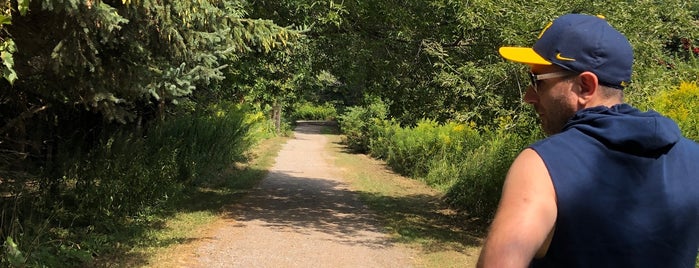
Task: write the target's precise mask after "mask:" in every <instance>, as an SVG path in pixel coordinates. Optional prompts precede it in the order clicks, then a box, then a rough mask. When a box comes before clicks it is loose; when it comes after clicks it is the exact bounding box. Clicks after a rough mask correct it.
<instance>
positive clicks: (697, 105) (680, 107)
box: [652, 82, 699, 141]
mask: <svg viewBox="0 0 699 268" xmlns="http://www.w3.org/2000/svg"><path fill="white" fill-rule="evenodd" d="M652 106H653V107H654V108H655V109H656V110H657V111H658V112H660V113H662V114H663V115H666V116H668V117H670V118H672V119H673V120H675V122H677V124H678V125H679V126H680V129H681V130H682V133H683V134H684V135H685V136H686V137H688V138H690V139H693V140H695V141H699V86H697V83H695V82H692V83H690V82H682V83H680V85H679V86H677V87H675V88H672V89H669V90H664V91H660V92H659V93H658V94H657V95H656V96H655V97H654V98H653V100H652Z"/></svg>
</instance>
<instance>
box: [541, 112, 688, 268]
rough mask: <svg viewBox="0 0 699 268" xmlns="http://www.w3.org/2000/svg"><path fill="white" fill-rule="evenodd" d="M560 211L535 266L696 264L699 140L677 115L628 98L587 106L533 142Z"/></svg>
mask: <svg viewBox="0 0 699 268" xmlns="http://www.w3.org/2000/svg"><path fill="white" fill-rule="evenodd" d="M531 148H532V149H534V150H535V151H536V152H537V153H538V154H539V156H541V158H542V159H543V161H544V163H545V164H546V167H547V169H548V171H549V174H550V175H551V180H552V181H553V185H554V188H555V190H556V196H557V206H558V217H557V220H556V226H555V231H554V235H553V239H552V241H551V245H550V247H549V249H548V252H547V254H546V256H545V257H544V258H542V259H535V260H534V261H533V262H532V265H531V266H532V267H694V265H695V262H696V257H697V250H698V248H699V145H698V144H697V143H695V142H693V141H691V140H689V139H686V138H684V137H682V135H681V133H680V130H679V128H678V127H677V125H676V124H675V123H674V122H673V121H672V120H670V119H669V118H666V117H663V116H661V115H660V114H658V113H656V112H653V111H650V112H641V111H639V110H637V109H635V108H633V107H631V106H630V105H628V104H619V105H615V106H613V107H611V108H608V107H603V106H600V107H594V108H589V109H585V110H581V111H579V112H577V113H576V114H575V116H574V117H573V118H572V119H571V120H570V121H568V123H567V124H566V125H565V126H564V130H563V131H562V132H561V133H559V134H556V135H553V136H551V137H548V138H546V139H544V140H541V141H539V142H537V143H535V144H533V145H531Z"/></svg>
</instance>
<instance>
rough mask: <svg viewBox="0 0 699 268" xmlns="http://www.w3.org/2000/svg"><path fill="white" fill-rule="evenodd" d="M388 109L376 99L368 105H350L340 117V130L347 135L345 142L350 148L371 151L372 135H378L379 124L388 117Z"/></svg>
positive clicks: (356, 150) (357, 150)
mask: <svg viewBox="0 0 699 268" xmlns="http://www.w3.org/2000/svg"><path fill="white" fill-rule="evenodd" d="M386 109H387V108H386V105H385V104H384V103H383V102H381V101H376V102H374V103H372V104H370V105H368V106H367V107H362V106H352V107H349V108H347V109H346V110H345V113H343V114H342V115H340V116H339V117H338V123H339V126H340V131H342V133H343V134H344V135H345V138H344V143H345V144H346V145H347V147H348V148H349V149H350V150H353V151H355V152H359V153H366V152H368V151H369V142H370V140H371V137H374V136H375V135H377V126H379V125H381V124H382V121H383V120H385V119H386V114H387V110H386Z"/></svg>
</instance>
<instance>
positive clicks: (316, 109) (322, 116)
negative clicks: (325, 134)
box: [291, 102, 337, 121]
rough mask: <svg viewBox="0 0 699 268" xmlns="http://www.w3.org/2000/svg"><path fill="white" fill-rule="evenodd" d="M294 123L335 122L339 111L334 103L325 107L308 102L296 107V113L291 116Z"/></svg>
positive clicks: (326, 104)
mask: <svg viewBox="0 0 699 268" xmlns="http://www.w3.org/2000/svg"><path fill="white" fill-rule="evenodd" d="M291 118H292V121H296V120H335V118H337V110H336V109H335V106H333V105H332V103H325V104H323V105H314V104H311V103H308V102H303V103H301V104H297V105H294V111H293V112H292V114H291Z"/></svg>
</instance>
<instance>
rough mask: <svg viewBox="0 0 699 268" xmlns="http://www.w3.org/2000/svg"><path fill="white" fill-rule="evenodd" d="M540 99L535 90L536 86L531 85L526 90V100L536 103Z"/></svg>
mask: <svg viewBox="0 0 699 268" xmlns="http://www.w3.org/2000/svg"><path fill="white" fill-rule="evenodd" d="M537 101H539V96H538V95H537V94H536V92H534V87H533V86H531V85H529V86H528V87H527V90H525V91H524V102H526V103H529V104H534V103H536V102H537Z"/></svg>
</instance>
